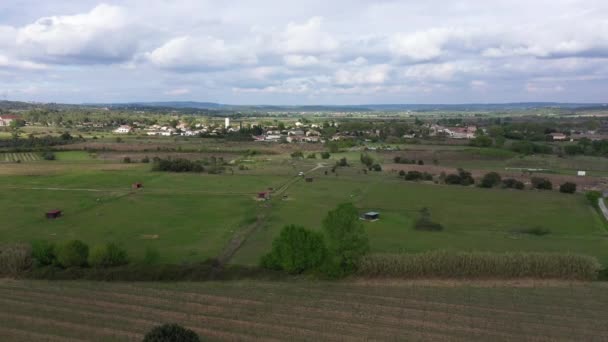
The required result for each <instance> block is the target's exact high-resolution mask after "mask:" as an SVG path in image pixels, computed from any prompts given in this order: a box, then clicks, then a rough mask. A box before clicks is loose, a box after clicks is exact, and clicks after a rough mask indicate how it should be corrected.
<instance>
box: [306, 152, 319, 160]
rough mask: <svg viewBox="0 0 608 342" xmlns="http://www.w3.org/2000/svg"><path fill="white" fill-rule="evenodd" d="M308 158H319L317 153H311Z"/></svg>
mask: <svg viewBox="0 0 608 342" xmlns="http://www.w3.org/2000/svg"><path fill="white" fill-rule="evenodd" d="M306 158H308V159H317V154H316V153H310V154H309V155H307V156H306Z"/></svg>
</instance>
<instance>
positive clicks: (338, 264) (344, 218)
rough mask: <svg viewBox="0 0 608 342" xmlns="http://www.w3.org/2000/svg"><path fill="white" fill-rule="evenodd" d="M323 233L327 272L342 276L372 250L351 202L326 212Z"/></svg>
mask: <svg viewBox="0 0 608 342" xmlns="http://www.w3.org/2000/svg"><path fill="white" fill-rule="evenodd" d="M323 232H324V235H325V238H326V240H325V241H326V243H327V250H328V256H329V258H328V262H327V263H326V264H325V265H324V267H323V270H324V272H325V274H326V275H329V276H332V277H340V276H345V275H348V274H350V273H352V272H354V271H356V269H357V266H358V264H359V260H360V259H361V257H363V256H364V255H365V254H366V253H367V252H368V251H369V239H368V237H367V233H366V232H365V229H364V228H363V225H362V224H361V221H360V220H359V214H358V211H357V209H356V208H355V206H354V205H353V204H352V203H344V204H340V205H339V206H338V207H337V208H336V209H334V210H332V211H330V212H329V213H327V216H326V217H325V219H324V220H323Z"/></svg>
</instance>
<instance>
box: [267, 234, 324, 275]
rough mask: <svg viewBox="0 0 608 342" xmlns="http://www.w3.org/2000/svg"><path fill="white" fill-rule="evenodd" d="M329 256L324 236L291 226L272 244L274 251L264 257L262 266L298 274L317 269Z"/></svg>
mask: <svg viewBox="0 0 608 342" xmlns="http://www.w3.org/2000/svg"><path fill="white" fill-rule="evenodd" d="M326 255H327V249H326V248H325V243H324V241H323V235H321V234H320V233H318V232H314V231H310V230H307V229H305V228H304V227H299V226H295V225H289V226H285V227H283V230H281V234H280V235H279V236H278V237H277V238H276V239H275V240H274V241H273V242H272V251H271V252H270V253H268V254H266V255H265V256H264V257H262V260H261V266H262V267H264V268H268V269H276V270H284V271H286V272H288V273H291V274H298V273H302V272H305V271H308V270H312V269H315V268H317V267H318V266H319V265H321V263H323V261H324V260H325V257H326Z"/></svg>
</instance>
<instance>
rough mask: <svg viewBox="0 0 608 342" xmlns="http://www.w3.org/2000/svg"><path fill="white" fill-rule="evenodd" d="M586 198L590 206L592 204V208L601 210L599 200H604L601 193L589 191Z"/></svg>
mask: <svg viewBox="0 0 608 342" xmlns="http://www.w3.org/2000/svg"><path fill="white" fill-rule="evenodd" d="M585 198H586V199H587V201H589V204H591V206H592V207H594V208H599V207H598V200H599V199H600V198H602V193H601V192H599V191H587V192H585Z"/></svg>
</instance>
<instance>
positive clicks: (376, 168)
mask: <svg viewBox="0 0 608 342" xmlns="http://www.w3.org/2000/svg"><path fill="white" fill-rule="evenodd" d="M372 170H374V171H376V172H380V171H382V166H380V164H374V165H372Z"/></svg>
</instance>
